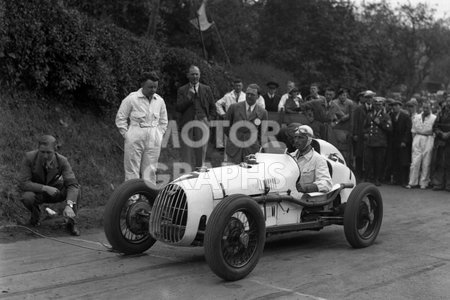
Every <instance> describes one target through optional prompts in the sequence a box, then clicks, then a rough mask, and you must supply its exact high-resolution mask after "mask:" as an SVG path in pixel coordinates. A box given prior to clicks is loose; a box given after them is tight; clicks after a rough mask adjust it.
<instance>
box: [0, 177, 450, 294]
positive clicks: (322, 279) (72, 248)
mask: <svg viewBox="0 0 450 300" xmlns="http://www.w3.org/2000/svg"><path fill="white" fill-rule="evenodd" d="M380 189H381V193H382V195H383V200H384V219H383V225H382V228H381V231H380V234H379V236H378V239H377V241H376V243H375V244H374V245H373V246H371V247H369V248H365V249H358V250H355V249H352V248H350V246H349V245H348V244H347V242H346V240H345V236H344V232H343V228H342V227H340V226H332V227H327V228H325V229H324V230H322V231H319V232H301V233H298V234H295V235H292V234H291V235H288V236H284V238H283V239H280V238H279V237H277V238H276V239H273V238H272V239H271V240H269V241H268V243H266V247H265V250H264V254H263V257H262V258H261V260H260V262H259V264H258V265H257V267H256V268H255V270H254V271H253V272H252V273H251V274H250V275H249V276H248V277H247V278H245V279H243V280H240V281H236V282H225V281H223V280H221V279H220V278H219V277H217V276H216V275H214V273H212V272H211V271H210V269H209V267H208V265H207V264H206V262H205V259H204V252H203V248H177V247H170V246H167V245H163V244H161V243H159V242H157V243H156V244H155V246H154V247H153V248H151V249H150V250H148V251H147V252H145V253H144V254H142V255H137V256H131V257H130V256H120V255H118V254H115V253H112V252H108V251H107V250H106V248H105V247H103V246H102V245H101V243H106V238H105V236H104V234H103V232H101V231H96V232H94V233H91V234H84V235H82V236H80V237H77V238H75V237H69V236H67V237H66V236H64V237H59V238H58V241H56V240H51V239H44V238H36V239H31V240H26V241H18V242H14V243H6V244H0V258H1V261H0V289H1V293H0V299H80V298H82V299H421V300H422V299H427V300H428V299H450V250H449V249H450V230H449V228H450V193H448V192H433V191H431V190H426V191H422V190H406V189H403V188H401V187H394V186H382V187H380Z"/></svg>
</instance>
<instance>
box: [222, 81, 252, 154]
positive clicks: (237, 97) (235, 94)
mask: <svg viewBox="0 0 450 300" xmlns="http://www.w3.org/2000/svg"><path fill="white" fill-rule="evenodd" d="M243 87H244V85H243V83H242V80H241V79H239V78H237V79H235V80H233V90H232V91H231V92H228V93H226V94H225V95H224V96H223V97H222V98H220V99H219V100H217V101H216V109H217V114H218V116H219V117H220V119H221V120H225V118H226V113H227V111H228V108H230V106H231V104H233V103H237V102H240V101H245V93H244V92H243V91H242V88H243ZM225 143H226V136H223V139H219V140H218V142H217V145H216V148H217V149H220V150H223V149H224V148H225Z"/></svg>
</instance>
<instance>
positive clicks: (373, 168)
mask: <svg viewBox="0 0 450 300" xmlns="http://www.w3.org/2000/svg"><path fill="white" fill-rule="evenodd" d="M384 101H385V99H384V98H383V97H375V98H374V101H373V110H371V111H369V112H368V113H367V116H366V120H365V124H364V164H365V167H366V169H365V175H366V178H367V179H369V180H371V179H373V182H374V183H375V185H376V186H379V185H381V179H382V177H383V171H384V164H385V161H384V160H385V157H386V147H387V134H388V133H389V132H391V131H392V122H391V118H390V116H389V115H388V114H386V113H385V112H384V109H383V103H384Z"/></svg>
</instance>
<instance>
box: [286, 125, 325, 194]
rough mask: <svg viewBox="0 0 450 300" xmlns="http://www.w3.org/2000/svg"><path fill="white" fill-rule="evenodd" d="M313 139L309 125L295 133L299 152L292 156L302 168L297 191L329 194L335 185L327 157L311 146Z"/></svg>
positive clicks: (301, 127) (295, 144)
mask: <svg viewBox="0 0 450 300" xmlns="http://www.w3.org/2000/svg"><path fill="white" fill-rule="evenodd" d="M313 137H314V133H313V130H312V129H311V127H309V126H308V125H301V126H299V127H298V128H297V129H296V131H295V135H294V146H295V147H296V148H297V150H296V151H295V152H293V153H291V155H292V156H293V157H294V158H295V159H296V160H297V164H298V167H299V168H300V178H299V180H298V182H297V191H299V192H301V193H312V192H322V193H327V192H329V191H330V190H331V188H332V185H333V184H332V182H331V176H330V171H329V170H328V166H327V161H326V159H325V157H323V156H322V155H320V154H319V153H317V152H316V151H315V150H314V149H313V147H312V146H311V141H312V139H313Z"/></svg>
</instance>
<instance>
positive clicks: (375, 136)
mask: <svg viewBox="0 0 450 300" xmlns="http://www.w3.org/2000/svg"><path fill="white" fill-rule="evenodd" d="M377 120H379V124H377V123H376V121H377ZM390 132H392V121H391V117H390V116H389V115H388V114H387V113H385V112H384V111H383V110H379V111H371V112H369V113H368V114H367V116H366V120H365V124H364V141H365V145H366V146H368V147H387V145H388V133H390Z"/></svg>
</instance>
